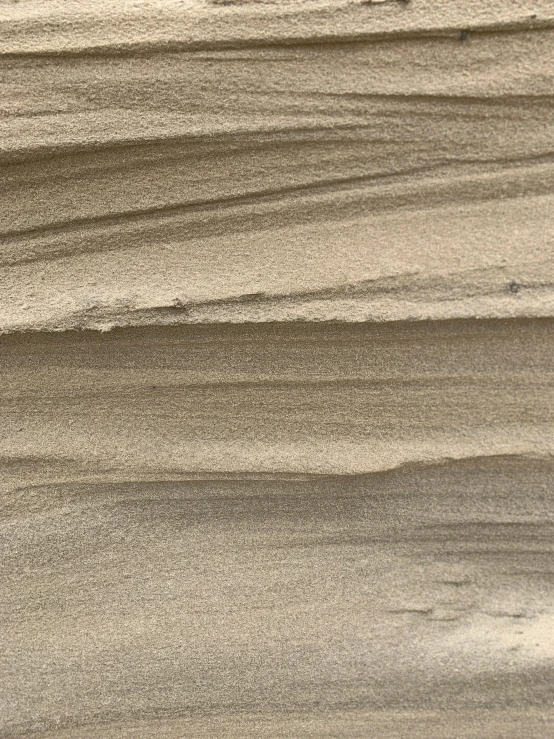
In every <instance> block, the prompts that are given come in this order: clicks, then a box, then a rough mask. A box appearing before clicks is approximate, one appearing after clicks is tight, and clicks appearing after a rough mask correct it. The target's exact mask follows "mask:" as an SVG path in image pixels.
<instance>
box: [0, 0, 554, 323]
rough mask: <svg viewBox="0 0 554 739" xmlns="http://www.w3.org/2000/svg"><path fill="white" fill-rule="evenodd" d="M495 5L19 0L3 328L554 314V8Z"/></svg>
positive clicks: (1, 263) (2, 113) (1, 262)
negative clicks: (236, 39)
mask: <svg viewBox="0 0 554 739" xmlns="http://www.w3.org/2000/svg"><path fill="white" fill-rule="evenodd" d="M485 5H486V8H484V7H483V3H475V2H460V3H450V2H449V3H437V2H434V3H424V2H417V3H416V2H413V3H383V4H379V5H375V6H368V5H363V4H360V3H331V4H329V3H327V4H325V3H323V4H322V3H317V2H316V3H302V4H298V5H290V4H286V3H285V4H279V3H277V4H271V3H270V4H265V3H264V4H255V3H254V4H252V3H246V4H231V5H223V6H222V5H217V6H215V5H213V4H211V5H210V4H208V3H193V4H185V5H183V6H180V10H178V11H177V10H176V8H174V7H173V6H170V5H167V6H165V10H163V9H162V10H160V9H158V10H159V13H161V14H162V16H163V14H164V13H165V12H167V13H174V15H175V18H176V21H175V23H176V25H175V28H174V31H173V33H174V34H175V35H176V36H179V38H181V41H182V45H181V46H180V47H178V48H177V47H174V46H173V41H171V38H173V37H171V36H169V35H166V36H164V39H165V41H164V43H162V44H161V45H160V44H158V45H156V44H157V42H156V41H155V38H157V36H156V34H155V33H154V31H153V26H152V24H156V28H159V33H169V31H168V30H167V27H164V26H163V23H161V21H160V23H161V25H160V24H159V23H158V20H159V19H158V15H157V13H158V10H156V9H155V8H154V6H152V5H150V4H138V5H137V6H136V7H134V8H133V7H131V6H129V7H128V8H126V9H124V8H123V7H119V10H118V11H117V12H119V14H120V16H121V21H120V23H119V25H118V23H117V22H116V21H115V20H114V19H113V18H111V16H110V12H108V11H106V9H105V8H104V7H102V13H100V12H99V11H98V7H99V6H98V5H94V4H93V5H92V6H91V8H90V11H89V13H88V14H86V15H85V14H79V13H76V12H75V7H74V5H72V4H71V3H68V4H67V5H66V4H63V3H61V4H53V5H52V6H50V5H49V6H48V7H49V8H50V9H49V10H46V9H42V8H40V12H39V9H37V7H38V6H36V5H35V4H34V3H31V4H30V5H29V4H25V3H20V4H16V5H14V6H7V9H6V10H5V12H6V13H8V15H9V18H11V19H7V20H6V21H5V22H4V24H1V25H0V27H1V28H3V29H4V33H5V34H6V35H7V40H6V46H5V49H6V53H7V52H8V51H9V49H10V48H11V49H12V51H13V54H12V56H11V57H10V58H9V59H6V60H5V62H4V64H3V89H4V91H5V94H4V95H3V96H2V100H1V102H0V164H1V168H0V177H1V178H2V184H3V198H2V204H1V206H0V307H1V309H2V310H1V313H0V330H1V331H15V330H25V329H43V330H56V329H67V328H72V327H76V326H84V327H88V328H100V329H108V328H111V327H113V326H118V325H133V324H135V325H137V324H138V325H141V324H144V323H173V322H213V321H221V322H229V321H233V322H235V321H236V322H243V321H282V320H285V321H286V320H295V319H300V320H311V321H313V320H332V319H337V320H343V321H367V320H377V321H388V320H404V319H414V318H432V319H437V318H452V317H472V316H479V317H509V316H533V315H540V316H544V315H552V314H553V313H554V292H553V289H552V285H553V284H554V275H553V266H552V259H551V254H552V249H553V242H552V234H551V223H552V219H553V216H554V212H553V205H552V204H553V202H554V201H553V198H552V182H554V176H553V174H554V170H553V152H554V143H553V142H554V128H553V125H554V124H553V121H554V115H553V110H554V107H553V97H552V89H553V82H554V79H553V72H552V70H553V69H554V44H553V43H552V39H553V35H552V34H553V31H552V29H551V28H550V27H548V24H546V25H545V23H546V21H547V19H548V17H549V15H548V12H549V11H550V12H551V8H550V9H549V4H547V3H545V4H542V5H541V3H530V4H528V5H529V7H528V6H527V5H526V4H525V3H515V4H513V5H509V4H508V5H507V4H506V3H486V4H485ZM19 6H21V7H19ZM532 7H533V11H531V8H532ZM64 8H65V10H64ZM31 9H34V10H33V12H31ZM35 11H36V13H37V15H34V13H35ZM64 13H65V15H64ZM49 14H52V18H51V20H50V21H47V19H48V18H49V17H50V15H49ZM60 14H61V16H60ZM104 15H105V17H104ZM503 15H504V19H505V23H504V25H502V22H501V20H500V19H501V17H502V16H503ZM532 15H533V16H536V18H532V17H531V16H532ZM62 16H63V17H62ZM145 17H149V18H150V20H151V25H149V24H148V23H146V22H145V21H144V19H145ZM164 17H165V16H164ZM172 17H173V16H172ZM63 18H65V19H66V20H67V19H69V18H71V22H72V23H73V24H74V25H72V26H71V32H70V31H69V30H67V33H64V38H65V39H66V41H67V42H68V43H70V44H74V45H75V44H76V45H77V46H76V47H75V52H76V53H75V54H74V55H67V54H66V53H65V52H64V51H63V49H64V46H63V44H62V42H61V40H60V39H59V38H58V36H57V35H56V34H58V33H62V29H63V28H64V27H65V26H64V22H65V21H63ZM179 19H180V20H179ZM210 19H211V20H210ZM341 19H343V20H344V23H346V25H348V23H351V24H354V25H355V26H356V27H357V28H359V31H360V34H361V36H360V37H356V38H354V37H350V36H349V34H348V33H346V31H344V32H343V31H341V30H340V29H341V28H342V26H341V22H342V21H341ZM348 19H350V20H348ZM516 20H517V23H518V24H519V25H517V24H516V25H517V27H515V26H514V27H513V28H512V27H511V26H510V27H511V30H510V31H507V30H506V29H505V28H504V26H505V25H506V23H507V24H508V25H510V24H513V23H515V22H516ZM62 21H63V22H62ZM143 21H144V22H143ZM181 21H182V23H183V24H185V21H186V24H187V25H186V28H185V26H184V25H183V26H180V25H179V23H180V22H181ZM470 21H471V23H470ZM539 21H540V22H539ZM68 22H69V21H68ZM249 23H252V24H254V25H253V26H250V25H249ZM272 23H276V24H277V26H278V27H279V28H280V29H281V31H280V32H279V34H280V35H276V36H274V35H273V31H272V30H271V29H272V25H271V24H272ZM487 23H488V24H489V25H490V27H489V26H487ZM41 24H42V25H41ZM80 24H85V25H84V26H81V25H80ZM90 24H92V25H90ZM114 24H115V25H114ZM195 24H196V25H195ZM210 24H212V25H210ZM213 24H215V25H213ZM279 24H280V25H279ZM491 24H492V25H491ZM495 24H496V25H495ZM39 26H40V27H41V28H42V27H45V28H46V29H47V32H45V33H43V34H42V35H41V41H40V43H41V44H46V46H45V50H47V48H50V46H49V44H51V48H50V51H49V52H48V55H47V56H39V57H37V56H36V55H34V56H33V54H34V52H33V54H31V55H29V54H27V52H25V53H24V49H23V46H21V44H20V45H19V46H18V44H19V42H20V41H21V39H27V40H28V41H29V43H31V42H32V38H33V35H32V33H33V32H32V28H35V27H37V28H38V27H39ZM89 26H90V28H92V29H93V30H94V34H96V33H97V34H99V36H98V38H96V37H95V38H96V41H94V40H93V38H92V36H90V38H89V36H88V35H87V34H88V31H87V28H89ZM277 26H276V28H277ZM469 26H471V27H472V28H473V26H479V27H480V28H481V26H482V29H481V30H480V31H479V32H470V33H469V34H468V33H467V27H469ZM485 26H486V28H485ZM284 28H288V29H289V30H290V32H291V33H293V35H294V36H295V39H294V40H292V39H290V38H288V37H287V36H286V35H285V33H284V31H283V29H284ZM452 28H457V29H462V31H463V33H461V32H460V30H457V31H456V32H455V33H450V31H449V32H448V33H447V34H446V35H441V33H440V31H441V29H443V30H444V31H445V32H446V30H448V29H450V30H451V29H452ZM113 29H116V30H115V33H116V34H117V35H118V38H119V39H120V47H121V48H120V51H124V49H125V48H127V46H125V45H126V44H128V43H129V44H131V46H132V45H133V44H139V46H140V44H141V43H142V41H140V38H142V36H141V34H146V35H147V36H148V38H149V39H151V41H152V43H153V44H154V46H153V47H152V48H150V47H149V48H148V50H147V51H145V50H142V51H141V50H140V49H137V50H135V52H133V53H130V52H129V53H122V54H115V53H109V54H108V53H99V54H90V53H88V52H87V53H84V52H85V51H86V50H87V49H88V48H89V45H92V46H95V48H96V46H98V44H99V45H100V46H99V47H98V48H100V47H102V48H104V46H105V45H106V44H107V46H106V48H108V47H109V48H111V46H110V44H112V42H111V41H110V40H109V36H110V34H111V33H112V32H114V31H113ZM164 29H165V30H164ZM179 29H180V30H179ZM199 29H202V33H203V34H204V38H205V40H206V44H208V41H209V48H208V47H206V48H203V49H195V48H193V47H191V46H190V44H189V46H187V43H188V42H187V39H189V40H190V41H191V43H192V41H193V40H194V39H193V37H194V34H195V33H198V32H199ZM249 29H250V30H249ZM252 29H254V30H252ZM372 29H373V30H372ZM395 29H396V31H398V29H404V30H403V31H402V34H403V35H401V37H400V36H398V33H396V32H395ZM425 29H434V32H433V34H431V35H429V34H427V33H426V32H424V31H425ZM464 29H465V30H464ZM127 32H129V34H130V36H129V38H131V37H132V38H133V39H135V40H127V41H126V40H125V39H126V38H127V36H126V35H125V34H126V33H127ZM212 32H213V34H214V35H213V38H212V37H211V36H210V34H211V33H212ZM91 33H93V32H92V31H91ZM330 33H331V34H335V35H337V34H338V36H337V38H336V39H335V40H334V41H333V42H332V43H323V41H326V40H327V41H329V39H328V38H327V36H328V34H330ZM367 33H369V34H370V35H369V36H367V37H365V36H364V34H367ZM375 33H378V34H381V35H380V36H379V37H376V36H375ZM460 33H461V35H460ZM50 34H53V35H52V36H51V35H50ZM136 34H138V36H136ZM233 34H238V35H239V36H240V38H242V39H243V41H244V44H243V48H240V49H232V48H228V46H226V43H227V41H228V40H229V38H231V37H232V36H233ZM371 34H373V36H372V35H371ZM383 34H384V35H383ZM135 36H136V38H135ZM339 36H340V38H339ZM362 36H364V37H363V38H362ZM333 38H334V37H333ZM18 39H19V41H18ZM49 39H50V40H49ZM52 39H57V40H55V41H54V40H52ZM210 39H212V40H211V41H210ZM226 39H227V41H226ZM249 39H250V40H249ZM256 39H257V41H256ZM262 41H264V43H262ZM265 41H267V42H268V43H267V44H265ZM186 42H187V43H186ZM212 42H213V43H212ZM269 42H271V43H269ZM320 42H322V43H320ZM21 43H23V42H21ZM32 43H34V42H32ZM91 48H92V47H91ZM118 48H119V47H118ZM17 49H19V51H17ZM56 50H57V51H56ZM16 51H17V53H16ZM55 51H56V53H54V52H55ZM80 51H81V52H83V53H80ZM20 52H21V53H20ZM78 52H79V53H78ZM10 53H12V52H10ZM366 284H369V285H370V286H371V285H373V284H375V285H376V286H377V293H378V294H377V295H375V294H374V291H373V290H372V288H371V287H370V290H369V294H367V295H364V294H363V287H364V285H366ZM381 285H382V286H383V287H384V290H385V292H386V291H387V290H390V288H391V287H392V288H393V290H394V291H395V292H394V295H393V296H392V298H390V292H389V297H387V296H386V295H382V294H379V290H380V286H381ZM322 291H323V293H324V295H325V296H326V297H325V299H324V300H318V299H317V297H318V295H320V293H321V292H322ZM351 291H354V292H355V293H356V299H354V300H352V299H351V298H352V295H351ZM251 295H256V296H259V298H260V300H258V301H257V303H255V304H254V303H251V302H248V301H244V300H243V302H242V303H241V304H240V305H237V300H239V301H240V300H241V299H243V298H244V297H245V296H246V297H248V296H251ZM314 296H315V298H316V299H314ZM213 301H218V302H217V306H215V307H214V305H213ZM226 301H227V302H226ZM181 306H186V307H187V310H185V311H179V312H176V311H175V310H173V309H174V308H175V307H181ZM161 309H166V310H165V311H164V310H161Z"/></svg>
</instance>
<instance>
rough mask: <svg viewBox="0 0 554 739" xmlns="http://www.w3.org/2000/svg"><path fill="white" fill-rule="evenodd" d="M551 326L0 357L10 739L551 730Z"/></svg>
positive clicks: (244, 329) (10, 349) (209, 333)
mask: <svg viewBox="0 0 554 739" xmlns="http://www.w3.org/2000/svg"><path fill="white" fill-rule="evenodd" d="M552 326H553V324H552V321H551V320H550V319H543V320H538V319H534V320H510V321H508V320H504V321H474V320H473V321H440V322H437V323H425V322H423V323H420V322H417V323H413V324H406V323H399V324H386V325H372V324H360V325H352V324H350V325H348V324H346V325H345V324H329V325H324V324H320V325H312V326H308V325H303V324H296V325H286V324H285V325H283V324H281V325H251V326H232V325H227V326H219V327H218V326H212V327H208V326H204V327H202V326H197V327H186V326H179V327H168V328H165V329H163V328H160V327H150V328H140V329H139V328H137V329H119V330H114V331H112V332H110V333H107V334H100V333H94V332H66V333H54V334H40V333H29V334H22V335H12V336H5V337H3V338H2V340H1V342H0V347H1V352H2V382H1V388H2V394H3V400H2V411H1V412H2V418H1V421H2V423H1V427H2V435H3V439H2V448H3V450H4V457H3V458H2V460H1V464H2V470H3V476H2V477H3V486H4V493H3V506H2V523H1V529H2V535H1V537H0V539H1V541H2V555H1V557H0V561H1V562H2V571H3V574H2V577H3V585H2V592H3V593H4V598H3V603H2V620H3V626H4V628H3V635H2V640H3V646H2V650H1V651H2V654H3V657H2V665H1V669H2V672H3V674H4V675H6V676H7V678H8V680H7V682H6V690H5V691H4V701H5V702H4V705H3V708H2V715H3V717H4V718H3V735H4V736H7V737H12V736H13V737H16V736H27V735H28V732H30V731H32V735H37V736H60V737H65V736H70V735H71V736H76V737H85V736H91V735H94V736H99V737H119V736H122V737H123V736H130V737H131V736H149V735H150V734H151V733H152V732H160V731H162V732H163V733H164V735H165V736H168V737H169V736H175V737H177V736H182V735H183V733H185V734H186V735H187V736H205V735H208V736H210V735H212V736H229V734H230V733H231V734H232V735H236V736H242V735H251V736H254V735H256V736H258V735H259V736H278V735H280V734H279V732H284V733H286V734H287V735H290V733H291V732H293V733H295V735H298V736H306V737H309V736H314V737H315V736H333V735H337V734H338V735H340V736H353V737H354V736H367V732H368V730H371V731H373V730H375V731H378V732H379V735H380V736H385V737H386V736H390V737H393V736H403V735H404V733H405V732H406V731H407V730H408V729H407V727H408V726H409V727H410V731H411V730H412V728H413V731H414V732H415V735H416V736H418V735H421V736H424V735H425V736H427V735H429V736H437V737H439V736H440V737H443V736H464V734H463V733H462V734H460V732H459V731H458V729H456V725H457V722H458V721H462V724H463V727H464V728H463V730H464V731H466V734H465V736H468V737H469V736H474V734H472V731H474V730H475V728H473V729H472V728H471V727H472V726H473V727H475V726H476V725H478V726H479V727H480V731H482V732H486V733H481V734H480V735H483V736H489V737H495V736H514V737H515V736H518V737H519V736H529V737H531V736H537V735H538V736H547V733H548V731H550V729H549V728H548V727H549V725H550V724H549V723H548V722H549V721H550V719H549V718H548V716H549V715H550V713H549V712H550V705H551V702H552V698H553V696H552V678H553V675H552V657H553V656H554V653H553V650H554V643H553V642H552V636H551V634H552V628H553V624H554V596H553V590H552V577H553V573H552V562H553V555H554V551H553V548H552V547H553V544H552V540H553V539H552V534H553V527H554V509H553V507H552V499H551V488H552V485H553V484H554V466H553V462H552V451H553V450H552V447H551V439H552V438H554V435H553V433H552V432H553V428H552V424H553V414H552V392H553V388H554V385H553V382H552V362H551V357H552V352H553V349H554V347H553V346H552V343H553V341H554V332H553V331H552ZM362 472H364V473H365V474H360V473H362ZM354 473H358V474H354ZM68 696H70V699H69V700H68ZM499 709H502V714H501V715H500V714H499V713H498V710H499ZM491 711H492V713H491ZM322 714H324V715H325V716H326V718H325V721H324V720H323V718H322ZM456 717H457V718H456ZM413 722H415V723H413ZM54 729H55V731H54ZM418 731H419V732H420V733H419V734H418V733H417V732H418ZM37 732H38V733H37ZM52 732H53V733H52ZM206 732H208V733H207V734H206ZM210 732H211V733H210ZM326 732H327V733H326ZM333 732H334V733H333ZM433 732H435V733H433ZM502 732H504V733H502ZM537 732H543V733H542V734H541V733H539V734H537Z"/></svg>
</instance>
